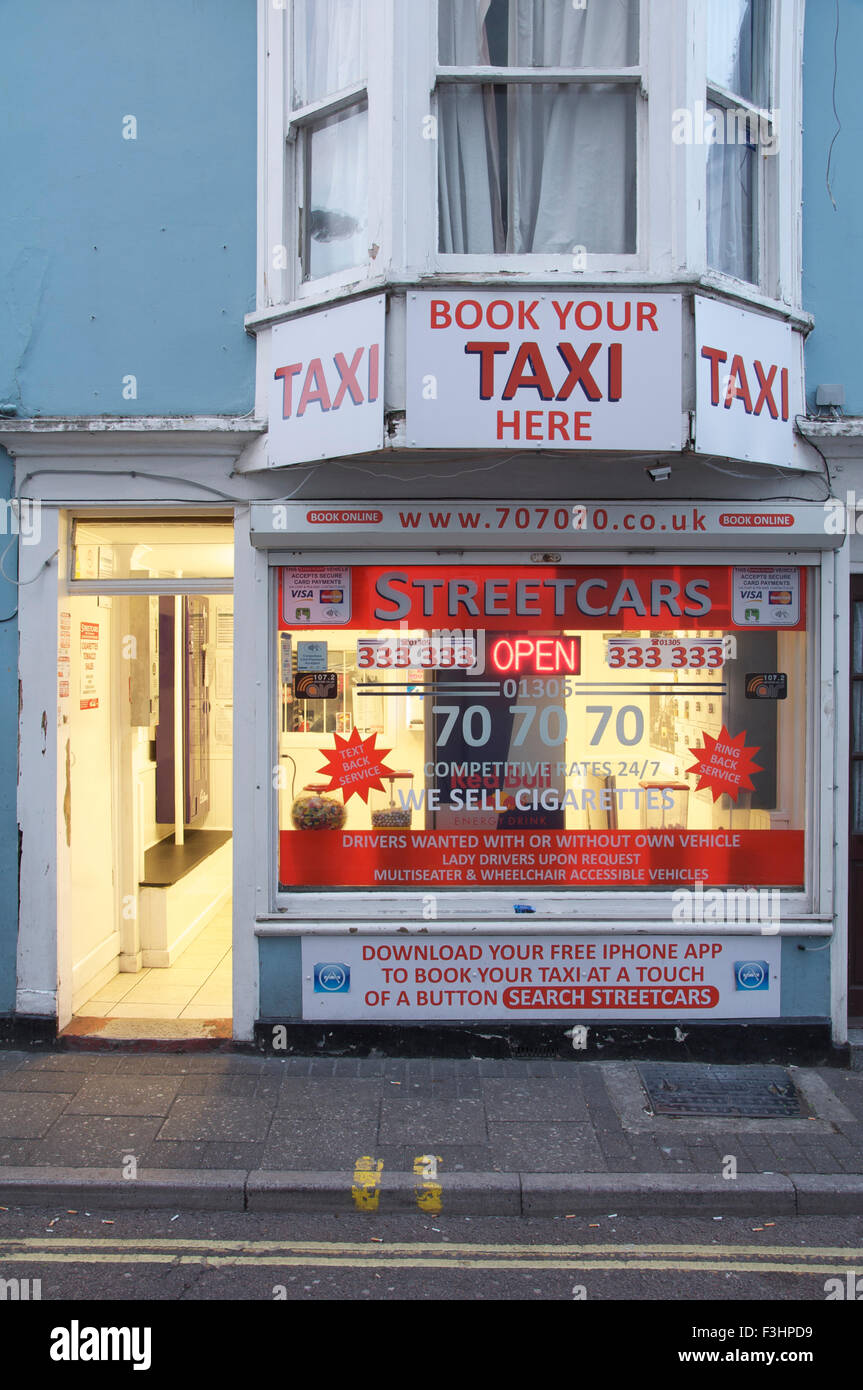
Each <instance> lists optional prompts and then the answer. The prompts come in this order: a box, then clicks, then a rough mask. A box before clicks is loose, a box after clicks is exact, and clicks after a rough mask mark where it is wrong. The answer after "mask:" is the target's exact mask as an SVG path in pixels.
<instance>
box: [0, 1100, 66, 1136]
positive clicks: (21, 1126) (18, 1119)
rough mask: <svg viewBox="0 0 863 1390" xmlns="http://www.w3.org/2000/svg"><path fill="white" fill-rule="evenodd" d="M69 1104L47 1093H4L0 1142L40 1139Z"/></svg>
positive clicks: (0, 1115)
mask: <svg viewBox="0 0 863 1390" xmlns="http://www.w3.org/2000/svg"><path fill="white" fill-rule="evenodd" d="M68 1101H69V1096H68V1095H54V1094H50V1093H49V1092H47V1091H41V1092H39V1093H38V1094H35V1095H33V1094H29V1093H25V1092H21V1091H8V1092H5V1093H4V1095H3V1098H2V1101H0V1139H41V1138H42V1137H43V1135H45V1134H47V1132H48V1130H49V1129H50V1128H51V1125H52V1124H53V1123H54V1121H55V1120H56V1119H57V1117H58V1115H60V1114H61V1113H62V1112H63V1110H64V1108H65V1106H66V1105H67V1103H68Z"/></svg>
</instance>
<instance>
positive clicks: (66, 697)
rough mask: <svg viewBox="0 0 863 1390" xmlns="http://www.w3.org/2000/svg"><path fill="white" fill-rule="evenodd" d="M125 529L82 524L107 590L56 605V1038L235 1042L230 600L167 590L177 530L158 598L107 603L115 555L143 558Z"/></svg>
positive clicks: (86, 560)
mask: <svg viewBox="0 0 863 1390" xmlns="http://www.w3.org/2000/svg"><path fill="white" fill-rule="evenodd" d="M123 525H124V523H114V524H113V529H112V526H105V525H101V526H96V524H95V523H88V524H87V529H86V530H84V531H82V529H81V528H80V526H79V529H78V534H77V542H78V544H77V548H76V558H75V566H76V568H75V571H74V574H75V577H76V578H79V579H82V580H83V582H84V583H86V582H87V580H88V579H89V580H90V581H91V582H92V583H93V585H94V586H98V581H99V580H100V579H102V580H104V581H105V582H104V584H103V586H102V587H103V588H104V589H106V590H109V592H98V593H91V594H81V595H79V594H78V593H75V594H73V596H71V597H66V598H61V601H60V644H61V645H60V663H59V668H58V675H59V679H60V720H61V757H60V786H59V788H58V795H59V802H60V806H59V817H58V825H59V831H60V840H61V856H60V859H61V865H62V866H63V870H64V872H63V875H62V878H61V894H60V916H61V931H60V943H61V960H60V966H61V976H62V975H63V973H64V971H65V974H66V978H67V980H68V982H69V984H70V988H71V1020H70V1022H69V1024H68V1026H67V1027H66V1029H65V1032H66V1034H67V1035H68V1034H75V1035H81V1036H100V1037H103V1038H107V1037H115V1038H120V1037H125V1038H147V1037H157V1038H158V1037H168V1038H171V1037H179V1038H182V1037H229V1036H230V1034H231V1013H232V1007H231V991H232V951H231V947H232V933H231V907H232V744H233V739H232V725H233V620H234V606H233V596H232V594H231V593H229V592H221V593H218V592H217V593H200V592H196V593H192V594H190V593H166V592H165V585H164V581H165V580H167V579H168V578H169V575H170V573H171V572H172V571H173V573H174V574H176V575H177V577H180V576H182V575H184V574H189V573H190V572H191V574H194V573H195V567H194V561H193V559H192V558H190V556H189V554H188V551H187V550H186V551H184V545H183V534H184V533H186V532H187V531H188V528H187V527H186V526H184V525H182V524H180V525H179V526H178V527H177V532H178V534H177V536H176V545H175V549H176V550H177V551H178V552H179V553H178V554H177V555H175V556H174V557H173V561H172V563H171V565H170V566H168V565H167V564H166V558H167V557H166V554H165V546H164V545H163V547H162V553H161V554H160V557H159V558H160V563H159V565H158V566H155V565H154V566H153V568H154V569H156V573H155V574H153V577H154V578H158V579H159V580H160V581H162V582H161V583H160V584H159V592H157V593H152V592H149V593H148V592H140V591H137V592H133V593H121V592H117V588H118V586H119V585H120V584H122V583H123V581H124V579H125V578H126V576H125V575H124V574H123V573H121V574H120V575H119V576H118V574H117V563H116V562H117V559H118V558H120V560H121V568H122V555H123V550H124V547H128V546H130V545H134V546H135V548H136V551H137V552H140V550H141V548H142V544H143V548H144V549H151V550H152V547H150V546H148V545H147V544H146V541H143V542H142V540H140V539H137V538H136V536H135V535H132V536H123V537H122V540H121V541H120V542H118V540H117V530H118V528H119V529H120V531H122V528H123ZM139 525H140V529H141V534H142V536H147V537H148V538H149V539H151V540H152V535H151V534H150V533H149V532H148V531H147V528H146V525H145V523H143V522H142V523H140V524H139ZM176 525H177V524H176V523H175V526H176ZM94 537H95V539H94ZM106 537H107V539H106ZM228 537H229V539H230V527H228ZM88 547H95V552H96V553H95V554H93V553H92V552H91V551H89V550H88ZM106 552H107V554H108V555H109V556H110V557H111V558H110V560H109V563H108V564H107V565H106V562H105V553H106ZM136 568H137V573H138V574H139V575H140V567H136ZM131 577H136V576H135V575H133V576H131ZM198 587H200V586H198Z"/></svg>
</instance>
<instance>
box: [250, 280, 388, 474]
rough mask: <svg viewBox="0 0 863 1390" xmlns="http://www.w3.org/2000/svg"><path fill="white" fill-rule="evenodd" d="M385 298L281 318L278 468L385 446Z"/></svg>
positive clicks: (274, 356) (276, 356) (274, 387)
mask: <svg viewBox="0 0 863 1390" xmlns="http://www.w3.org/2000/svg"><path fill="white" fill-rule="evenodd" d="M384 321H385V299H384V296H383V295H376V296H374V297H373V298H371V299H358V300H355V301H354V302H353V303H351V304H343V305H339V306H337V307H336V308H333V309H324V310H323V311H321V312H320V313H316V314H305V315H303V316H302V317H300V318H295V319H290V320H289V321H288V322H287V323H279V324H276V326H275V327H274V328H273V330H272V335H271V343H270V353H271V358H270V421H269V438H268V442H267V462H268V464H269V465H270V466H271V467H273V468H280V467H282V466H284V465H285V464H289V463H307V462H309V461H310V460H312V459H321V458H336V457H338V456H340V455H342V454H362V453H366V452H368V451H370V450H373V449H380V448H382V447H383V435H384V389H383V369H384Z"/></svg>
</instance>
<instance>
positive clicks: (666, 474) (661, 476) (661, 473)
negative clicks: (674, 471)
mask: <svg viewBox="0 0 863 1390" xmlns="http://www.w3.org/2000/svg"><path fill="white" fill-rule="evenodd" d="M644 471H645V473H647V475H648V477H649V478H650V479H651V481H652V482H654V483H667V482H668V479H669V478H670V477H671V468H670V466H669V465H668V464H667V463H663V464H657V465H656V467H655V468H646V469H645V470H644Z"/></svg>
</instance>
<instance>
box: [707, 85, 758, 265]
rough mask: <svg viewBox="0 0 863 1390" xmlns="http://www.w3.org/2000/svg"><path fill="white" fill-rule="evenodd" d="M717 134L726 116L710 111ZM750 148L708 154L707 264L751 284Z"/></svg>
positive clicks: (714, 148)
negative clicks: (715, 124)
mask: <svg viewBox="0 0 863 1390" xmlns="http://www.w3.org/2000/svg"><path fill="white" fill-rule="evenodd" d="M708 110H709V111H710V112H711V113H713V114H714V117H715V120H716V123H717V126H718V128H719V130H720V132H721V131H722V130H723V129H724V121H725V112H724V110H722V109H721V108H717V107H713V106H711V107H709V108H708ZM756 158H757V155H756V152H755V150H754V149H752V148H751V147H750V146H749V145H736V144H735V145H731V144H722V143H720V144H715V145H710V146H709V147H708V151H707V264H708V265H710V266H712V267H713V269H714V270H721V271H723V273H724V274H726V275H735V276H736V277H737V279H738V280H745V281H747V283H748V284H754V283H755V281H756V279H757V275H756V264H755V213H756V208H755V160H756Z"/></svg>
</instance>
